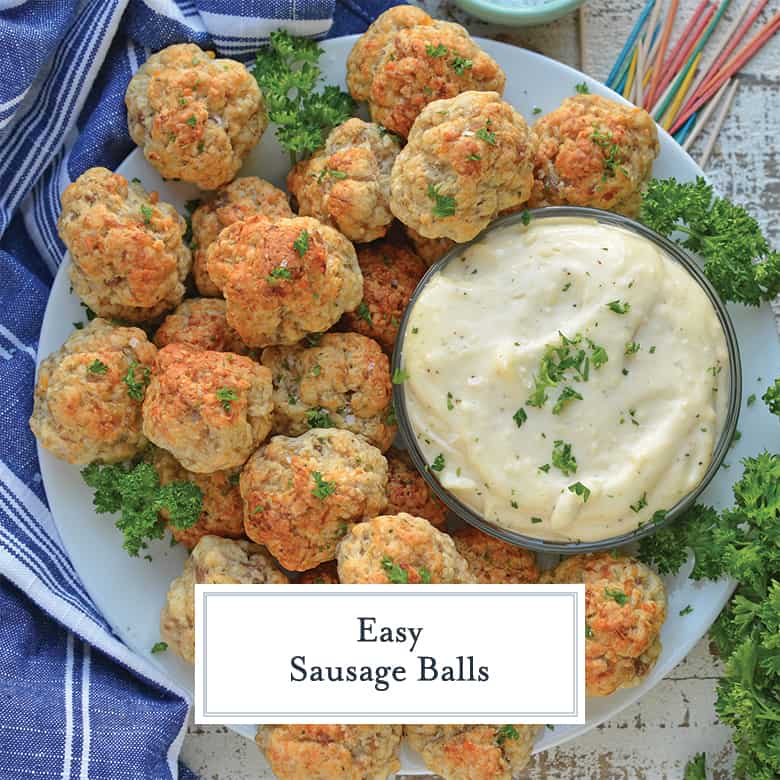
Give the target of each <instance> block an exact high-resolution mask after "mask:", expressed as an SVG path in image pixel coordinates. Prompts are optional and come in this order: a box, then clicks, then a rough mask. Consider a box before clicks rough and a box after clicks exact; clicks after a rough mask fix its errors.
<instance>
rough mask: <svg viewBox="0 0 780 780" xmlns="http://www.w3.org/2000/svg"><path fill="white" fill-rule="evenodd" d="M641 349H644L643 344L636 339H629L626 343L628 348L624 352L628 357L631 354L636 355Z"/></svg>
mask: <svg viewBox="0 0 780 780" xmlns="http://www.w3.org/2000/svg"><path fill="white" fill-rule="evenodd" d="M640 349H642V345H641V344H638V343H637V342H636V341H629V342H628V343H627V344H626V350H625V352H624V354H625V355H626V357H628V356H629V355H636V353H637V352H639V350H640Z"/></svg>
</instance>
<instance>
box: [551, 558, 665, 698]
mask: <svg viewBox="0 0 780 780" xmlns="http://www.w3.org/2000/svg"><path fill="white" fill-rule="evenodd" d="M544 579H545V580H546V581H547V582H555V583H566V584H568V583H580V582H584V583H585V690H586V692H587V694H588V695H589V696H608V695H609V694H610V693H614V692H615V691H616V690H618V689H619V688H632V687H634V686H636V685H639V684H640V683H641V682H642V680H643V679H644V677H645V676H646V675H647V674H648V672H649V671H650V670H651V669H652V668H653V665H654V664H655V662H656V660H657V659H658V656H659V655H660V654H661V640H660V633H661V628H662V626H663V623H664V620H665V618H666V591H665V589H664V585H663V583H662V582H661V580H660V578H659V577H658V575H657V574H656V573H655V572H653V571H651V570H650V569H649V568H648V567H647V566H645V565H644V564H643V563H640V562H639V561H637V560H634V559H633V558H628V557H625V556H618V557H613V556H612V555H611V554H610V553H608V552H604V553H594V554H591V555H573V556H572V557H570V558H565V559H564V560H563V561H561V563H559V564H558V566H557V567H556V568H555V569H553V570H552V571H551V572H549V573H548V574H547V575H546V576H545V577H544Z"/></svg>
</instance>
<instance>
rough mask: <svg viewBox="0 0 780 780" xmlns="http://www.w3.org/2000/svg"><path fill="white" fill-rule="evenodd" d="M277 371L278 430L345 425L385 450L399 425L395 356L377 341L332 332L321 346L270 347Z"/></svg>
mask: <svg viewBox="0 0 780 780" xmlns="http://www.w3.org/2000/svg"><path fill="white" fill-rule="evenodd" d="M263 365H264V366H265V367H266V368H268V369H269V370H270V372H271V374H272V375H273V384H274V394H273V401H274V422H273V432H274V433H281V434H284V435H286V436H297V435H298V434H301V433H304V432H305V431H308V430H309V429H310V428H344V429H346V430H348V431H352V432H353V433H359V434H362V435H363V436H364V437H365V438H366V439H367V440H368V441H369V442H371V444H373V445H374V446H375V447H378V448H379V449H380V450H382V452H384V451H385V450H386V449H387V448H388V447H389V446H390V443H391V442H392V441H393V437H394V436H395V432H396V426H395V424H391V423H390V422H389V414H390V411H391V409H392V404H391V395H392V384H391V382H390V361H389V360H388V359H387V355H385V354H384V352H382V350H381V348H380V347H379V344H377V343H376V341H372V340H371V339H367V338H366V337H365V336H360V335H359V334H357V333H326V334H325V335H324V336H322V337H321V338H320V339H319V341H318V343H317V345H316V346H312V347H307V346H306V345H305V342H304V343H301V344H298V345H296V346H294V347H268V349H265V350H263Z"/></svg>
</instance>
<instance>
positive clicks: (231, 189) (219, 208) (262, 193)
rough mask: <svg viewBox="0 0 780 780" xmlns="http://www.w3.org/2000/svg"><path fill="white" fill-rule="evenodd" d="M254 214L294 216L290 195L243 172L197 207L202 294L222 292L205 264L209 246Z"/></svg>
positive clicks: (196, 267)
mask: <svg viewBox="0 0 780 780" xmlns="http://www.w3.org/2000/svg"><path fill="white" fill-rule="evenodd" d="M254 216H262V217H267V218H268V219H269V220H272V221H273V220H275V219H281V218H284V217H292V216H293V212H292V209H291V208H290V204H289V203H288V202H287V195H286V194H285V193H284V192H282V190H280V189H278V188H277V187H274V186H273V184H270V183H269V182H267V181H265V180H263V179H258V178H257V177H256V176H244V177H242V178H240V179H236V180H235V181H232V182H230V184H227V185H225V186H224V187H220V188H219V189H218V190H217V191H216V192H215V193H214V196H213V197H212V198H211V199H210V200H208V201H207V202H205V203H203V204H202V205H200V206H198V208H196V209H195V211H194V212H193V214H192V244H191V247H192V275H193V276H194V277H195V284H196V286H197V288H198V291H199V292H200V294H201V295H207V296H209V297H219V296H220V295H222V293H221V291H220V289H219V288H218V287H217V286H216V285H215V284H214V282H212V281H211V277H210V276H209V274H208V269H207V268H206V257H207V254H208V248H209V247H210V246H211V244H213V243H214V241H215V240H216V238H217V236H218V235H219V234H220V232H221V231H222V230H223V229H224V228H226V227H227V226H228V225H232V224H233V223H234V222H240V221H241V220H244V219H247V218H248V217H254Z"/></svg>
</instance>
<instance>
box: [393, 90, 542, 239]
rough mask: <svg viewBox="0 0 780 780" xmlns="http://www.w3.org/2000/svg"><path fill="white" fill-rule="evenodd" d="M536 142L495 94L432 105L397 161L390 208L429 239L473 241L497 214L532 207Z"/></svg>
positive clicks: (471, 94) (468, 95)
mask: <svg viewBox="0 0 780 780" xmlns="http://www.w3.org/2000/svg"><path fill="white" fill-rule="evenodd" d="M535 152H536V139H535V138H534V135H533V133H532V132H531V131H530V130H529V129H528V127H527V125H526V123H525V120H524V119H523V117H521V116H520V114H518V113H517V111H515V110H514V109H513V108H512V106H510V105H509V104H508V103H505V102H504V101H503V100H501V97H500V96H499V95H498V94H497V93H495V92H463V93H462V94H460V95H458V96H457V97H454V98H452V99H451V100H437V101H436V102H434V103H431V104H430V105H429V106H427V107H426V108H425V109H424V110H423V112H422V113H421V114H420V116H419V117H418V118H417V121H416V122H415V123H414V127H412V131H411V133H410V134H409V143H408V144H407V145H406V146H405V147H404V149H403V150H402V151H401V153H400V154H399V155H398V157H397V158H396V161H395V165H394V166H393V173H392V176H391V180H390V208H391V209H392V211H393V214H395V216H396V217H398V219H400V220H401V222H403V223H404V224H405V225H408V226H409V227H411V228H413V229H414V230H416V231H417V232H418V233H420V234H421V235H422V236H424V237H426V238H442V237H445V238H451V239H453V240H454V241H460V242H462V241H469V240H470V239H472V238H474V236H476V235H477V233H479V232H480V231H481V230H482V229H483V228H485V227H487V225H488V223H489V222H490V221H491V220H492V219H494V218H495V217H496V216H497V215H498V213H499V212H501V211H503V210H505V209H508V208H511V207H513V206H519V205H520V204H522V203H525V202H526V201H527V200H528V197H529V195H530V194H531V186H532V184H533V160H534V154H535Z"/></svg>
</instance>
